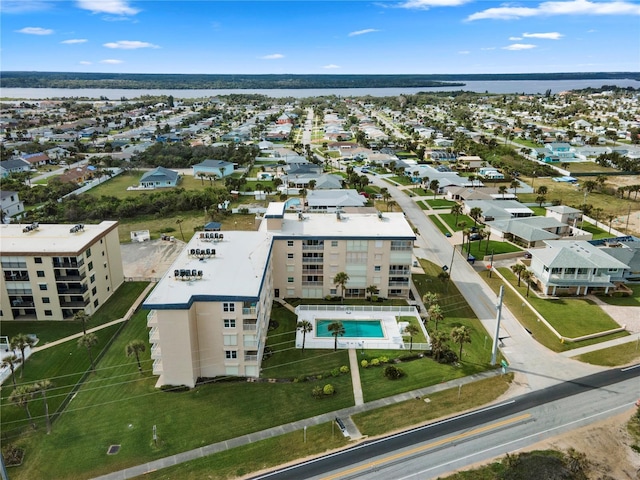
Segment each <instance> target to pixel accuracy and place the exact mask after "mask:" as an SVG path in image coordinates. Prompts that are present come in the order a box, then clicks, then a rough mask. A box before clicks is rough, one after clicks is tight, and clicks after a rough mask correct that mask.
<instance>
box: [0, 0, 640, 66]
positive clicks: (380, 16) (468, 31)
mask: <svg viewBox="0 0 640 480" xmlns="http://www.w3.org/2000/svg"><path fill="white" fill-rule="evenodd" d="M0 8H1V10H0V15H1V26H2V31H1V34H0V35H1V36H0V39H1V48H2V50H1V52H0V53H1V56H0V68H1V69H2V70H29V71H62V72H122V73H224V74H229V73H242V74H259V73H293V74H295V73H298V74H302V73H308V74H322V73H332V74H385V73H390V74H391V73H405V74H410V73H417V74H438V73H452V74H456V73H527V72H593V71H609V72H614V71H639V70H640V0H635V1H631V0H616V1H611V0H558V1H538V0H520V1H517V0H516V1H510V2H507V1H505V2H500V1H474V0H401V1H392V0H378V1H366V0H356V1H348V0H345V1H327V0H321V1H307V0H288V1H270V0H261V1H242V0H240V1H237V0H228V1H211V0H198V1H175V0H161V1H137V0H73V1H70V0H2V3H1V7H0Z"/></svg>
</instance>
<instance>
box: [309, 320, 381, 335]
mask: <svg viewBox="0 0 640 480" xmlns="http://www.w3.org/2000/svg"><path fill="white" fill-rule="evenodd" d="M335 321H339V322H341V323H342V326H343V327H344V330H345V333H344V336H343V337H341V338H384V332H383V331H382V323H381V322H380V320H321V319H316V336H318V337H332V336H333V335H332V334H331V332H330V331H329V325H331V324H332V323H333V322H335Z"/></svg>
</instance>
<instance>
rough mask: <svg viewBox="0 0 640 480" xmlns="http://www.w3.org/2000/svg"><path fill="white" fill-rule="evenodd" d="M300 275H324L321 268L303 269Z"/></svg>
mask: <svg viewBox="0 0 640 480" xmlns="http://www.w3.org/2000/svg"><path fill="white" fill-rule="evenodd" d="M302 274H303V275H323V274H324V269H323V268H318V269H313V268H303V269H302Z"/></svg>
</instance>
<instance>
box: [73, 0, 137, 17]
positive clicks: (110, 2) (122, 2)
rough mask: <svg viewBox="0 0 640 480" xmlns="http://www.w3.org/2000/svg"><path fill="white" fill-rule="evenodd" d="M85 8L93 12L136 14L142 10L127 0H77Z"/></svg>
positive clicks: (79, 5) (80, 6)
mask: <svg viewBox="0 0 640 480" xmlns="http://www.w3.org/2000/svg"><path fill="white" fill-rule="evenodd" d="M77 5H78V7H79V8H82V9H83V10H89V11H91V12H93V13H111V14H114V15H135V14H136V13H138V12H139V11H140V10H139V9H137V8H133V7H131V6H129V2H127V1H126V0H77Z"/></svg>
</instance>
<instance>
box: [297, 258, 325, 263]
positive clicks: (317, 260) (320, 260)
mask: <svg viewBox="0 0 640 480" xmlns="http://www.w3.org/2000/svg"><path fill="white" fill-rule="evenodd" d="M302 263H324V258H322V257H302Z"/></svg>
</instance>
